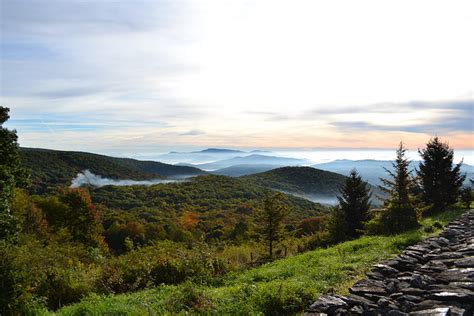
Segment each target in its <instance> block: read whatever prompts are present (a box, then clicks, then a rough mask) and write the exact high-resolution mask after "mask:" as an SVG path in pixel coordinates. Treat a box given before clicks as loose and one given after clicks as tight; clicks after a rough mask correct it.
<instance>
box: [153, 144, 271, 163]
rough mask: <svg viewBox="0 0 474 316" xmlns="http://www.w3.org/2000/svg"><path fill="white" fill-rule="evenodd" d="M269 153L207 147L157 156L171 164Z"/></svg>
mask: <svg viewBox="0 0 474 316" xmlns="http://www.w3.org/2000/svg"><path fill="white" fill-rule="evenodd" d="M257 153H258V154H262V153H269V152H267V151H263V150H252V151H243V150H238V149H227V148H207V149H203V150H199V151H190V152H177V151H172V152H169V153H167V154H162V155H159V156H158V157H157V159H158V160H159V161H164V162H167V163H171V164H178V165H182V164H203V163H210V162H215V161H218V160H224V159H230V158H235V157H238V156H248V155H252V154H257Z"/></svg>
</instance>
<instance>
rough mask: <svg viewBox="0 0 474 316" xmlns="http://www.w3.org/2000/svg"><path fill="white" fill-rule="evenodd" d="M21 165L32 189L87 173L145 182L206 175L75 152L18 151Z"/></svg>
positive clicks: (157, 163)
mask: <svg viewBox="0 0 474 316" xmlns="http://www.w3.org/2000/svg"><path fill="white" fill-rule="evenodd" d="M20 152H21V156H22V164H23V166H25V167H26V168H28V169H30V170H31V174H32V181H33V190H34V191H37V192H42V191H44V190H46V189H47V187H49V186H57V185H69V184H70V183H71V180H72V179H73V178H74V177H75V176H76V175H77V173H79V172H82V171H83V170H86V169H87V170H90V171H91V172H92V173H94V174H98V175H101V176H103V177H107V178H112V179H131V180H149V179H159V178H168V177H171V178H173V177H184V176H195V175H202V174H206V172H205V171H203V170H200V169H197V168H194V167H185V166H175V165H169V164H165V163H161V162H156V161H140V160H135V159H130V158H116V157H110V156H105V155H99V154H92V153H86V152H75V151H60V150H50V149H39V148H21V149H20Z"/></svg>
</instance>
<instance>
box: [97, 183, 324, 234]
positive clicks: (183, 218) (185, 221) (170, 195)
mask: <svg viewBox="0 0 474 316" xmlns="http://www.w3.org/2000/svg"><path fill="white" fill-rule="evenodd" d="M267 193H270V191H269V190H268V189H265V188H262V187H260V186H258V185H253V184H249V183H246V182H244V181H241V180H239V179H234V178H229V177H225V176H217V175H208V176H199V177H196V178H193V179H191V180H189V181H184V182H179V183H170V184H157V185H153V186H150V187H146V186H124V187H118V186H105V187H102V188H95V189H94V188H92V189H91V196H92V200H93V202H94V203H96V204H100V205H104V206H106V207H107V208H108V209H111V210H114V211H110V212H109V214H110V213H114V214H115V215H114V216H115V217H116V216H118V215H117V214H122V215H121V216H119V217H123V216H125V217H134V220H136V221H138V222H141V223H143V224H145V225H147V224H148V223H154V225H155V226H156V225H157V224H160V223H161V224H164V222H163V221H166V222H169V220H171V221H174V222H175V223H179V224H182V227H184V228H186V229H187V230H188V231H189V233H192V234H193V235H195V236H199V235H201V234H204V235H205V236H207V238H208V239H209V240H212V239H214V240H220V239H228V238H231V237H230V236H231V235H232V234H233V231H234V230H235V229H236V227H237V229H238V226H239V225H240V226H243V227H246V228H245V230H246V231H248V232H249V231H250V229H251V227H252V225H253V222H254V220H255V216H256V213H257V212H258V210H259V209H261V207H262V200H263V199H264V198H265V195H266V194H267ZM283 203H284V204H285V205H286V206H288V208H290V209H291V213H290V215H289V216H288V219H287V221H286V224H287V225H291V226H293V227H296V226H297V225H298V224H299V222H300V221H301V220H303V219H305V218H308V217H313V216H318V215H321V214H322V213H325V212H326V210H327V209H326V207H324V206H322V205H320V204H317V203H312V202H310V201H308V200H305V199H302V198H298V197H294V196H291V195H285V196H284V200H283ZM121 211H126V212H121ZM124 214H126V215H124ZM117 218H118V217H117ZM239 223H240V224H239ZM106 226H107V225H106ZM106 228H107V227H106ZM240 234H245V232H243V231H241V232H240ZM168 237H170V236H168ZM241 237H242V236H241ZM170 238H172V237H170Z"/></svg>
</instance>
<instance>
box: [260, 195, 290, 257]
mask: <svg viewBox="0 0 474 316" xmlns="http://www.w3.org/2000/svg"><path fill="white" fill-rule="evenodd" d="M282 198H283V195H282V194H281V193H276V194H268V195H267V196H266V197H265V201H264V206H263V210H262V211H261V212H260V214H259V217H260V218H259V219H260V224H261V226H260V229H259V232H260V233H261V235H262V237H263V240H264V241H265V242H266V244H267V247H268V257H269V258H270V259H271V258H273V249H274V245H275V244H276V243H278V242H279V241H281V240H282V239H283V237H284V228H283V220H284V219H285V218H286V217H287V216H288V214H289V213H290V210H289V209H288V208H287V207H286V206H285V205H284V204H283V203H282Z"/></svg>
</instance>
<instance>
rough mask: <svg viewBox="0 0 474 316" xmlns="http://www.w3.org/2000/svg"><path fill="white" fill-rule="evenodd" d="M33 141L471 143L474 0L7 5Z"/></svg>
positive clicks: (26, 133) (97, 145)
mask: <svg viewBox="0 0 474 316" xmlns="http://www.w3.org/2000/svg"><path fill="white" fill-rule="evenodd" d="M0 3H1V5H0V11H1V15H0V30H1V33H0V36H1V38H0V45H1V46H0V53H1V55H0V60H1V63H0V102H1V103H0V104H2V105H3V106H7V107H9V108H10V109H11V113H10V114H11V119H10V121H9V122H8V124H7V126H8V127H9V128H14V129H16V130H17V131H18V134H19V141H20V144H21V145H22V146H26V147H43V148H53V149H65V150H83V151H92V152H100V153H134V152H135V153H136V152H141V153H146V152H163V151H168V150H184V149H190V148H205V147H226V148H283V149H284V148H287V149H298V148H301V149H309V148H394V147H396V145H397V144H398V143H399V142H400V141H404V142H405V144H406V145H407V146H408V147H411V148H418V147H420V146H423V144H424V143H426V142H427V141H428V140H429V138H430V137H432V136H435V135H437V136H440V137H441V138H442V139H443V140H446V141H449V143H450V145H451V146H453V147H454V148H455V149H457V148H459V149H467V148H474V139H473V125H474V115H473V114H474V113H473V112H474V57H473V56H474V40H473V38H474V2H473V1H471V0H466V1H458V0H451V1H437V0H428V1H423V0H410V1H405V0H399V1H386V0H370V1H367V0H358V1H353V0H331V1H318V0H308V1H300V0H294V1H289V0H288V1H278V0H268V1H266V0H265V1H263V0H262V1H261V0H255V1H236V0H234V1H225V0H215V1H211V0H209V1H207V0H199V1H181V0H174V1H151V0H150V1H143V0H138V1H124V0H102V1H97V0H94V1H86V0H80V1H79V0H68V1H63V0H61V1H59V0H28V1H25V0H0Z"/></svg>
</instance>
